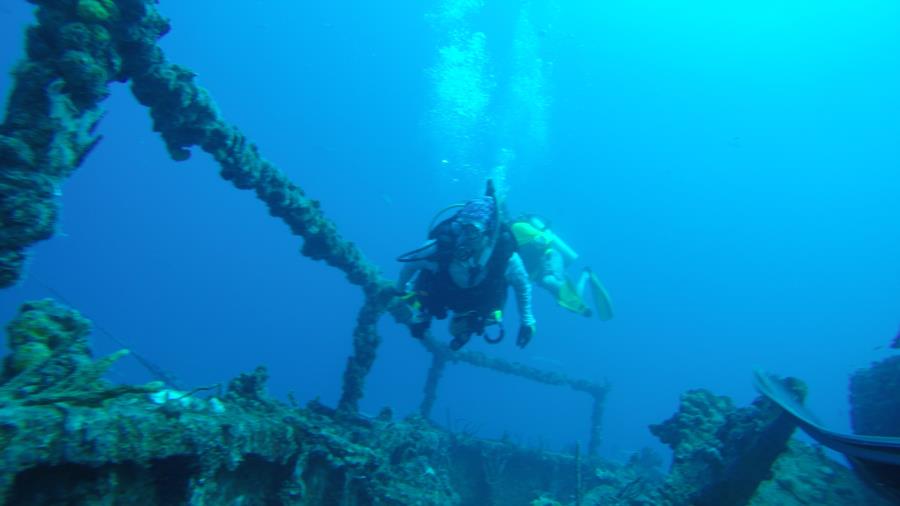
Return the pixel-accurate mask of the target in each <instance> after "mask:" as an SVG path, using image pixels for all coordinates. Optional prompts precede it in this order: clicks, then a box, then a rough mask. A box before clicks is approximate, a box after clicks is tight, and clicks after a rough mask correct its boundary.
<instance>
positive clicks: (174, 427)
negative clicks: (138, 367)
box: [0, 300, 574, 506]
mask: <svg viewBox="0 0 900 506" xmlns="http://www.w3.org/2000/svg"><path fill="white" fill-rule="evenodd" d="M89 329H90V325H89V323H88V322H87V320H85V319H84V318H83V317H81V316H80V315H79V314H78V313H77V312H75V311H73V310H71V309H69V308H65V307H63V306H61V305H59V304H57V303H55V302H53V301H49V300H45V301H38V302H33V303H28V304H25V305H24V306H23V307H22V311H21V313H20V315H19V316H18V317H17V318H16V319H15V320H14V321H13V322H12V323H10V325H9V326H8V327H7V331H8V334H9V339H10V341H11V342H16V343H20V347H21V346H24V345H25V344H27V343H31V342H42V343H43V342H46V343H50V344H49V345H48V348H49V349H50V350H51V354H50V357H48V358H45V359H44V360H43V361H42V362H41V363H35V364H32V365H31V366H30V367H28V368H26V369H25V370H22V371H18V370H16V371H10V373H9V374H8V375H7V376H5V381H4V383H2V384H0V497H2V498H5V503H7V504H55V503H58V502H65V503H72V504H98V505H99V504H112V503H116V504H150V505H152V504H159V505H167V506H168V505H178V504H287V505H290V504H295V505H313V504H387V505H390V504H394V505H409V504H421V505H453V504H469V505H475V504H478V505H484V504H510V505H512V504H525V503H527V502H529V501H530V500H531V499H533V498H535V497H537V496H538V495H540V494H542V493H553V494H561V495H564V496H565V495H570V494H571V488H572V486H573V480H572V476H574V472H573V471H572V467H573V465H574V464H573V462H574V460H573V458H572V457H570V456H565V455H553V454H546V453H541V452H538V451H535V450H523V449H520V448H518V447H517V446H515V445H513V444H511V443H508V442H486V441H481V440H478V439H475V438H473V437H471V436H468V435H465V434H458V433H451V432H447V431H445V430H439V429H437V428H435V427H434V426H433V425H432V424H431V423H429V422H427V421H426V420H425V419H423V418H420V417H413V418H410V419H408V420H400V421H397V420H393V419H392V416H391V414H390V412H389V411H388V410H385V411H384V412H382V413H381V414H380V415H379V416H378V417H376V418H373V419H370V418H365V417H360V416H356V415H349V414H347V413H346V412H343V411H335V410H332V409H329V408H326V407H324V406H322V405H320V404H318V403H316V402H313V403H311V404H310V405H309V406H308V407H307V408H304V409H299V408H296V407H291V406H288V405H285V404H283V403H280V402H277V401H275V400H274V399H272V398H271V397H270V396H269V395H268V394H267V392H266V379H267V373H266V371H265V369H264V368H258V369H256V370H255V371H253V372H252V373H248V374H243V375H241V376H239V377H238V378H236V379H234V380H233V381H231V382H230V383H229V385H228V388H227V391H226V392H225V393H224V394H223V395H220V396H216V397H209V398H205V399H202V398H199V395H198V394H197V393H192V392H176V391H172V390H166V389H163V387H162V384H160V383H151V384H148V385H142V386H129V385H112V384H110V383H108V382H107V381H105V380H103V379H102V378H101V375H102V372H103V371H105V370H106V368H107V367H108V366H109V364H110V363H111V362H112V360H113V359H114V358H116V357H117V355H118V354H116V355H113V356H112V357H111V358H109V359H103V360H100V361H97V362H94V361H92V360H91V359H90V356H91V353H90V350H89V348H88V347H87V341H86V339H85V336H86V334H87V333H88V332H89Z"/></svg>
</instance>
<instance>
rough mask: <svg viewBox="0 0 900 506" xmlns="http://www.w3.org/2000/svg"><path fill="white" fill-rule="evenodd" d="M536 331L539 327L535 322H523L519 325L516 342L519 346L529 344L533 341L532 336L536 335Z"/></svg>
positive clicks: (522, 346)
mask: <svg viewBox="0 0 900 506" xmlns="http://www.w3.org/2000/svg"><path fill="white" fill-rule="evenodd" d="M535 332H537V328H536V327H535V325H534V324H533V323H531V324H528V323H523V324H522V325H521V326H520V327H519V335H518V336H517V337H516V344H517V345H518V346H519V348H524V347H526V346H528V343H530V342H531V338H532V337H534V333H535Z"/></svg>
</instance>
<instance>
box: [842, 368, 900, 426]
mask: <svg viewBox="0 0 900 506" xmlns="http://www.w3.org/2000/svg"><path fill="white" fill-rule="evenodd" d="M897 392H900V355H896V356H893V357H890V358H887V359H884V360H882V361H880V362H876V363H874V364H872V365H871V366H870V367H868V368H866V369H860V370H859V371H856V372H855V373H854V374H853V376H852V377H851V378H850V407H851V411H850V419H851V423H852V425H853V432H855V433H857V434H865V435H869V436H895V437H900V397H898V395H897Z"/></svg>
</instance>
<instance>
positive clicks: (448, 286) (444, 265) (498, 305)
mask: <svg viewBox="0 0 900 506" xmlns="http://www.w3.org/2000/svg"><path fill="white" fill-rule="evenodd" d="M452 221H453V218H449V219H447V220H444V221H443V222H441V223H440V224H438V225H437V226H436V227H435V228H434V229H433V230H432V232H431V233H430V234H429V238H430V239H434V240H435V241H436V246H437V252H436V254H435V256H434V257H433V258H432V259H431V260H433V261H435V262H436V263H437V264H438V268H437V270H435V271H428V270H423V271H422V272H420V273H419V277H418V278H417V280H416V285H415V290H416V292H417V293H418V294H419V297H420V299H419V300H420V302H421V303H422V306H423V308H424V309H425V310H426V311H428V313H429V314H431V315H432V316H434V317H435V318H438V319H443V318H446V317H447V311H448V310H449V311H454V312H457V313H461V312H475V313H476V314H479V315H483V316H484V315H489V314H491V313H492V312H493V311H496V310H498V309H500V310H502V309H503V306H504V305H505V304H506V294H507V282H506V269H507V266H508V265H509V259H510V257H512V255H513V253H515V252H516V240H515V237H513V234H512V231H511V230H510V229H509V226H508V225H506V224H505V223H501V224H500V225H499V227H498V230H497V232H496V233H497V239H496V242H495V244H494V250H493V252H492V253H491V256H490V258H489V259H488V261H487V262H486V263H485V265H484V267H483V269H484V271H485V273H484V278H483V279H482V280H481V282H480V283H478V284H476V285H474V286H471V287H468V288H463V287H461V286H459V285H457V284H456V283H455V282H454V281H453V279H452V277H451V275H450V263H451V262H452V261H453V249H454V245H455V236H454V234H453V230H452Z"/></svg>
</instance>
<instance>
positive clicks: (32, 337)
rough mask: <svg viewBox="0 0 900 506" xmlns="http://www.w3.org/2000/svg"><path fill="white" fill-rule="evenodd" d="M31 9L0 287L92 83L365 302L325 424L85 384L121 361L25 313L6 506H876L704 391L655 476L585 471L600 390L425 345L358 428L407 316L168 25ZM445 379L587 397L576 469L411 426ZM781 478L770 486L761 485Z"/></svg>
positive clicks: (4, 158) (33, 225)
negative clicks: (406, 401)
mask: <svg viewBox="0 0 900 506" xmlns="http://www.w3.org/2000/svg"><path fill="white" fill-rule="evenodd" d="M31 3H34V4H36V5H37V11H36V23H35V24H34V25H33V26H31V27H29V28H28V29H27V32H26V34H25V37H26V55H25V57H24V58H23V59H22V61H21V62H20V63H19V64H18V66H17V67H16V69H15V70H14V74H13V75H14V78H15V83H14V87H13V90H12V93H11V94H10V97H9V101H8V103H7V110H6V116H5V117H4V120H3V123H2V125H0V216H2V218H3V222H2V227H0V287H6V286H10V285H12V284H14V283H16V281H17V280H18V279H19V278H20V276H21V274H22V269H23V262H24V259H25V256H26V252H27V249H28V248H29V247H30V246H31V245H32V244H34V243H35V242H37V241H40V240H44V239H47V238H49V237H51V236H52V235H53V232H54V227H55V223H56V216H57V212H58V210H57V203H56V201H55V199H54V191H55V188H57V187H58V186H59V183H60V181H61V180H62V179H64V178H66V177H67V176H69V175H70V174H71V173H72V171H74V170H75V169H76V168H77V167H78V166H79V165H80V164H81V163H82V162H83V161H84V160H85V158H86V157H87V156H88V155H89V154H90V152H91V149H92V148H93V147H94V146H95V145H96V144H97V143H98V142H100V140H101V137H100V135H98V134H97V132H96V129H97V126H98V123H99V121H100V118H101V117H102V107H101V104H102V102H103V100H104V99H105V98H106V97H107V96H108V95H109V87H110V85H111V84H113V83H115V82H129V83H131V89H132V92H133V94H134V96H135V98H136V99H137V100H138V101H139V102H140V103H141V104H143V105H144V106H146V107H147V108H148V109H149V111H150V115H151V116H152V118H153V128H154V130H155V131H157V132H159V134H160V135H161V136H162V138H163V140H164V141H165V143H166V146H167V149H168V152H169V154H170V155H171V157H172V158H173V159H174V160H177V161H184V160H187V159H188V158H189V157H190V155H191V151H190V150H191V148H193V147H199V148H200V149H202V150H203V151H205V152H207V153H209V154H210V155H211V156H212V157H213V158H214V159H215V160H216V161H217V162H218V163H219V165H220V167H221V176H222V178H223V179H225V180H226V181H230V182H231V183H232V184H233V185H234V186H235V187H236V188H238V189H242V190H252V191H253V192H254V193H255V194H256V196H257V197H258V198H259V199H261V200H262V201H263V202H265V204H266V205H267V207H268V209H269V212H270V214H271V215H272V216H274V217H276V218H279V219H281V220H282V221H283V222H285V223H286V224H287V225H288V226H289V227H290V229H291V231H292V232H293V233H294V234H296V235H298V236H300V237H302V238H303V246H302V248H301V253H302V254H303V255H304V256H306V257H308V258H311V259H313V260H321V261H324V262H326V263H327V264H328V265H330V266H332V267H334V268H336V269H339V270H341V271H342V272H343V273H344V274H345V275H346V278H347V280H348V281H349V282H350V283H352V284H354V285H356V286H359V287H360V289H361V290H362V291H363V294H364V296H365V300H364V303H363V306H362V307H361V308H360V310H359V313H358V316H357V321H356V327H355V329H354V331H353V336H352V339H353V353H352V355H351V356H350V357H349V358H348V359H347V364H346V368H345V370H344V373H343V389H342V395H341V398H340V401H339V405H338V406H337V407H336V408H334V409H332V408H329V407H326V406H322V405H320V404H318V403H315V402H313V403H311V404H310V405H308V406H306V407H303V408H301V407H298V406H293V405H286V404H284V403H280V402H277V401H275V400H273V399H271V398H269V397H268V395H267V394H266V391H265V380H266V371H265V369H262V368H260V369H257V370H256V371H254V372H253V373H251V374H245V375H242V376H240V377H239V378H237V379H235V380H233V381H232V382H231V383H230V384H229V385H228V388H227V391H225V392H218V393H216V395H214V396H210V397H207V398H205V399H203V398H200V397H201V395H200V394H201V392H199V391H190V392H178V391H174V390H171V389H168V388H166V385H164V384H162V383H159V382H155V383H149V384H145V385H113V384H110V383H108V382H107V381H106V380H105V379H103V374H104V372H105V371H106V369H107V368H108V367H109V365H110V364H112V363H113V362H114V361H115V360H116V359H117V358H119V357H120V356H122V355H123V354H125V353H126V352H125V351H123V352H120V353H117V354H114V355H112V356H110V357H106V358H103V359H100V360H95V359H94V358H93V357H92V355H91V352H90V348H89V344H88V342H87V335H88V333H89V331H90V323H89V322H87V321H86V320H85V319H84V318H82V317H81V316H80V315H79V314H78V313H77V311H75V310H74V309H72V308H67V307H65V306H61V305H59V304H58V303H56V302H54V301H50V300H46V301H33V302H28V303H26V304H24V305H23V306H22V309H21V311H20V314H19V316H18V317H17V318H16V319H15V320H14V321H13V322H11V323H10V324H9V326H8V327H7V337H8V345H9V348H10V354H9V355H8V356H7V357H6V360H5V362H4V365H3V370H2V376H0V469H2V473H0V500H2V501H4V502H5V503H8V504H54V503H59V502H61V501H65V502H67V503H73V504H109V503H111V502H112V503H130V504H166V505H170V504H296V505H307V504H308V505H312V504H340V505H363V504H397V505H406V504H434V505H447V504H466V505H488V504H496V505H521V504H544V505H553V504H562V503H568V504H577V505H582V504H614V505H619V504H621V505H626V504H627V505H638V504H646V505H650V504H660V505H673V506H674V505H687V504H717V505H732V504H733V505H739V504H775V503H769V502H766V501H767V500H769V499H765V498H764V499H760V497H762V496H761V495H760V494H763V493H766V494H770V495H768V496H765V497H767V498H768V497H775V498H777V499H772V500H778V501H780V502H777V503H778V504H795V503H796V504H805V502H802V501H801V502H791V501H793V500H794V499H791V497H794V498H795V499H797V500H798V501H800V499H799V498H802V496H803V495H804V494H805V493H806V492H803V493H800V492H798V491H799V490H806V489H808V490H810V491H815V492H816V493H817V494H819V496H818V497H819V501H817V504H847V503H848V502H846V501H850V502H852V503H853V504H881V503H879V502H878V499H877V498H875V497H873V496H871V494H869V493H868V492H866V491H865V490H864V489H862V488H860V487H859V486H858V484H857V483H856V482H855V481H854V480H853V478H852V475H850V474H849V472H847V470H846V469H843V468H842V467H841V466H839V465H837V464H834V463H831V462H830V461H828V460H827V459H826V458H825V457H824V456H823V455H822V454H821V452H818V453H817V452H816V451H814V450H811V449H809V447H806V446H797V445H794V446H788V439H789V437H790V434H791V432H792V430H793V426H792V425H791V424H790V423H789V421H788V420H787V419H786V418H784V417H783V416H782V415H781V413H780V412H779V411H778V410H777V409H775V408H774V407H773V406H772V405H771V404H769V403H767V401H765V400H762V399H760V400H758V401H757V402H756V403H754V405H752V406H750V407H746V408H735V407H734V406H732V405H731V403H730V400H728V399H726V398H721V397H716V396H714V395H713V394H711V393H709V392H705V391H696V392H689V393H687V394H685V397H684V398H683V399H682V408H681V410H680V411H679V413H678V414H676V415H675V416H674V417H673V418H672V419H671V420H669V421H667V422H665V423H663V424H661V425H659V426H655V427H654V428H653V431H654V432H655V433H656V434H658V435H659V437H660V438H661V439H662V440H663V441H664V442H666V443H667V444H669V445H670V446H672V447H673V449H674V450H675V461H674V463H673V466H672V469H671V471H670V473H669V474H668V475H663V474H662V473H661V472H659V471H658V470H657V469H656V467H657V466H658V464H659V461H657V460H655V459H654V458H653V457H652V455H649V454H641V455H638V456H635V457H634V458H632V460H631V461H630V462H628V463H626V464H613V463H609V462H603V461H601V460H599V459H598V458H596V453H597V449H598V448H599V446H600V444H601V439H602V426H601V420H602V416H603V407H604V403H605V398H606V394H607V392H608V389H609V386H608V385H607V384H606V383H604V382H594V381H589V380H585V379H578V378H570V377H567V376H565V375H561V374H558V373H551V372H547V371H542V370H539V369H535V368H531V367H526V366H523V365H521V364H516V363H511V362H507V361H504V360H500V359H498V358H494V357H490V356H487V355H484V354H481V353H475V352H467V351H463V352H453V351H451V350H449V349H448V348H447V347H446V346H445V345H443V344H441V343H438V342H436V341H435V340H433V339H431V338H426V339H425V340H423V345H424V346H425V347H426V349H427V350H428V351H429V352H430V353H431V356H432V365H431V368H430V370H429V372H428V376H427V378H425V381H424V395H423V400H422V403H421V408H420V416H417V417H412V418H410V419H408V420H404V421H397V420H394V419H393V417H392V415H391V413H390V412H389V411H387V410H386V411H384V412H382V413H381V414H379V416H378V417H376V418H366V417H363V416H360V415H359V413H358V412H357V405H358V402H359V400H360V399H361V398H362V396H363V393H364V390H365V380H366V376H367V375H368V373H369V371H370V369H371V367H372V365H373V363H374V361H375V360H376V357H377V351H378V347H379V344H380V338H379V335H378V333H377V323H378V321H379V319H380V318H382V317H384V316H385V315H388V314H390V315H391V316H392V317H393V318H394V319H396V320H397V321H398V322H399V323H401V324H403V323H406V322H407V320H408V317H409V315H408V311H407V307H406V306H405V305H404V303H403V302H401V301H399V300H398V299H397V297H396V293H395V291H394V290H393V287H392V283H391V282H390V281H389V280H387V279H384V278H383V277H382V276H381V275H380V274H379V272H378V269H377V268H376V267H375V266H374V265H372V264H371V263H370V262H368V261H367V260H366V258H365V256H364V255H363V254H362V252H361V251H360V250H359V249H358V247H357V246H356V245H355V244H353V243H352V242H350V241H348V240H347V239H346V238H344V237H342V236H341V234H340V233H339V232H338V230H337V229H336V227H335V225H334V223H332V222H331V221H330V220H329V219H328V218H327V216H326V215H325V214H324V212H323V211H322V208H321V206H320V204H319V202H318V201H316V200H314V199H312V198H310V197H309V196H307V195H306V194H305V193H304V191H303V190H302V189H301V188H300V187H299V186H298V185H297V184H296V183H294V182H292V181H291V180H289V179H288V178H287V177H286V176H285V174H284V173H283V172H281V171H280V170H278V168H277V167H275V166H274V165H273V164H272V163H270V162H269V161H267V160H266V159H264V158H263V157H262V156H261V155H260V153H259V151H258V149H257V147H256V146H255V145H254V144H253V143H252V142H250V141H249V140H248V139H247V138H246V136H245V135H244V134H243V133H242V132H241V131H240V130H239V129H238V128H237V127H236V126H234V125H231V124H229V123H227V122H225V121H224V120H223V119H222V117H221V115H220V114H219V112H218V110H217V108H216V106H215V103H214V101H213V100H212V98H211V97H210V95H209V93H208V92H207V91H206V90H204V89H202V88H200V87H199V86H197V85H196V83H195V82H194V74H193V73H192V72H191V71H190V70H189V69H188V68H186V67H184V66H181V65H178V64H175V63H172V62H169V61H168V60H167V59H166V57H165V54H164V53H163V51H162V50H161V49H160V47H159V46H158V45H157V40H158V39H159V38H160V37H161V36H163V35H164V34H165V33H166V32H167V31H168V30H169V24H168V22H167V20H166V19H165V18H164V17H163V16H161V15H160V13H159V11H158V10H157V5H156V2H155V1H153V0H31ZM454 362H465V363H468V364H471V365H475V366H478V367H486V368H490V369H492V370H495V371H498V372H501V373H505V374H512V375H516V376H518V377H521V378H524V379H527V380H531V381H537V382H541V383H545V384H550V385H557V386H561V387H569V388H573V389H575V390H577V391H580V392H583V393H586V394H587V395H589V396H591V397H592V399H593V403H594V404H593V410H592V416H591V420H590V421H589V427H590V442H589V444H588V448H587V452H586V453H587V455H585V456H582V455H581V454H580V451H579V452H576V454H575V455H562V454H556V453H548V452H543V451H538V450H529V449H524V448H520V447H518V446H516V445H514V444H512V443H510V442H508V441H484V440H479V439H477V438H474V437H472V436H471V435H466V434H458V433H453V432H449V431H447V430H444V429H440V428H437V427H436V426H434V425H433V424H431V423H430V422H429V421H428V415H429V414H430V411H431V408H432V406H433V403H434V401H435V399H436V396H437V387H438V384H439V381H440V378H441V375H442V373H443V371H444V370H445V368H446V367H447V366H448V364H451V363H454ZM203 393H205V392H203ZM779 465H780V466H783V467H784V466H787V467H786V468H787V469H788V471H784V472H782V473H781V474H780V475H779V476H778V477H777V478H771V477H770V476H769V474H768V473H769V470H770V469H775V468H778V466H779ZM804 466H805V467H804ZM810 466H813V467H810ZM816 466H817V467H816ZM797 469H802V471H796V473H801V474H798V476H803V477H804V478H803V480H806V478H808V477H815V478H816V479H818V480H819V481H818V482H814V483H807V481H802V482H800V481H796V482H795V481H791V480H792V479H797V480H800V478H792V476H793V475H792V474H791V473H793V472H795V470H797ZM811 469H812V470H811ZM796 473H795V474H796ZM820 478H821V479H820ZM772 480H777V481H775V482H774V483H775V484H774V485H773V484H772V483H773V481H772ZM835 484H840V487H837V485H835ZM802 487H805V489H803V488H802ZM835 490H836V491H837V492H835ZM779 494H780V495H779ZM754 501H756V502H754ZM760 501H762V502H760ZM834 501H845V502H834Z"/></svg>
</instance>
